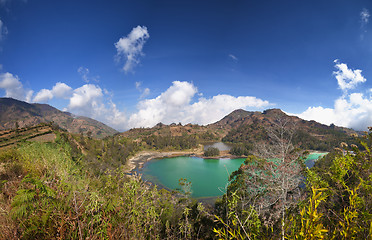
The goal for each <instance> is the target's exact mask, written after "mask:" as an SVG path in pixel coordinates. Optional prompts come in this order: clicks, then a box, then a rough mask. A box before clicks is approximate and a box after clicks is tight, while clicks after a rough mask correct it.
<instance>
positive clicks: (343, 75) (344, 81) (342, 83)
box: [333, 59, 366, 91]
mask: <svg viewBox="0 0 372 240" xmlns="http://www.w3.org/2000/svg"><path fill="white" fill-rule="evenodd" d="M334 62H335V63H336V65H335V67H336V68H337V69H338V71H335V72H333V74H334V75H335V76H336V79H337V83H338V86H339V87H340V89H341V90H343V91H347V90H349V89H354V88H355V87H356V86H357V85H358V84H359V83H363V82H365V81H366V79H365V78H364V77H363V76H362V70H360V69H355V70H352V69H349V68H348V66H347V64H345V63H340V62H339V60H338V59H336V60H334Z"/></svg>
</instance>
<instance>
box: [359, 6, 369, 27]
mask: <svg viewBox="0 0 372 240" xmlns="http://www.w3.org/2000/svg"><path fill="white" fill-rule="evenodd" d="M369 17H370V14H369V11H368V9H366V8H363V10H362V11H361V12H360V20H361V21H362V26H363V25H364V24H367V23H368V21H369Z"/></svg>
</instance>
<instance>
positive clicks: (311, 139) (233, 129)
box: [208, 109, 359, 151]
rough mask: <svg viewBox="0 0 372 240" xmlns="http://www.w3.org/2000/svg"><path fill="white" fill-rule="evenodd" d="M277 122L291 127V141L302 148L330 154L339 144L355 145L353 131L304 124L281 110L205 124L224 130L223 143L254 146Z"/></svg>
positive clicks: (238, 113)
mask: <svg viewBox="0 0 372 240" xmlns="http://www.w3.org/2000/svg"><path fill="white" fill-rule="evenodd" d="M278 120H280V121H285V122H287V123H288V124H290V125H292V126H294V129H295V135H294V137H293V142H294V143H295V144H296V145H299V146H300V147H301V148H304V149H312V150H322V151H329V150H331V149H332V148H334V147H335V146H338V145H339V144H340V143H341V142H347V143H356V140H355V137H354V136H355V135H359V134H358V133H357V132H356V131H354V130H352V129H349V128H343V127H337V126H335V125H333V124H331V126H327V125H324V124H321V123H318V122H316V121H306V120H303V119H301V118H299V117H296V116H289V115H287V114H286V113H284V112H283V111H282V110H280V109H268V110H265V111H263V112H262V113H261V112H248V111H244V110H241V109H239V110H235V111H233V112H232V113H230V114H229V115H227V116H226V117H224V118H223V119H221V120H220V121H218V122H216V123H213V124H210V125H208V127H209V128H210V129H216V130H217V129H225V133H226V134H225V135H224V136H223V137H222V141H225V142H232V143H243V144H246V145H249V147H250V148H252V147H253V144H254V143H257V142H260V141H265V139H267V138H268V133H267V130H268V129H269V128H270V127H272V126H273V125H274V124H275V122H277V121H278Z"/></svg>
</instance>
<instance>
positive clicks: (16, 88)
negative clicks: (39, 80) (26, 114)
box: [0, 72, 33, 102]
mask: <svg viewBox="0 0 372 240" xmlns="http://www.w3.org/2000/svg"><path fill="white" fill-rule="evenodd" d="M0 88H2V89H4V90H5V97H11V98H15V99H18V100H22V101H27V102H30V101H31V97H32V94H33V91H31V90H25V89H24V88H23V84H22V83H21V82H20V81H19V78H18V76H15V75H13V74H11V73H9V72H7V73H1V74H0Z"/></svg>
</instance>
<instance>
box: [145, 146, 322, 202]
mask: <svg viewBox="0 0 372 240" xmlns="http://www.w3.org/2000/svg"><path fill="white" fill-rule="evenodd" d="M321 155H324V154H315V153H313V154H310V155H309V157H308V159H309V161H308V162H307V164H308V163H310V165H311V166H309V167H312V166H313V165H314V161H315V160H316V159H318V157H319V156H321ZM244 160H245V158H237V159H203V158H197V157H185V156H182V157H174V158H163V159H154V160H151V161H150V162H147V163H146V164H145V165H144V167H143V168H142V169H141V170H140V173H141V174H142V179H143V180H145V181H150V182H152V183H155V184H156V185H159V186H163V187H166V188H167V189H177V188H179V184H178V183H179V182H178V181H179V179H180V178H186V179H187V180H188V181H191V183H192V194H191V195H192V197H194V198H202V197H217V196H221V195H223V194H224V193H225V187H226V184H227V183H228V178H229V176H230V174H231V173H232V172H233V171H236V170H238V169H239V167H240V165H241V164H242V163H244Z"/></svg>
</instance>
